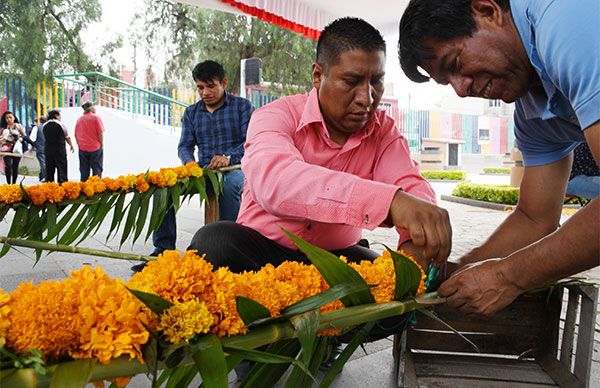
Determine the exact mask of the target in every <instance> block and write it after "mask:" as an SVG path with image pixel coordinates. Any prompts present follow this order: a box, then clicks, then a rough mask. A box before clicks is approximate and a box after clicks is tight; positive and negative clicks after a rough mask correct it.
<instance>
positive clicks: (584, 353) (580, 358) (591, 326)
mask: <svg viewBox="0 0 600 388" xmlns="http://www.w3.org/2000/svg"><path fill="white" fill-rule="evenodd" d="M597 308H598V289H597V288H596V287H593V292H591V295H590V293H581V308H580V313H579V328H578V331H577V353H576V355H575V368H574V373H575V376H577V378H578V379H579V380H581V381H585V382H589V380H590V377H591V371H592V357H593V351H594V332H595V325H596V310H597Z"/></svg>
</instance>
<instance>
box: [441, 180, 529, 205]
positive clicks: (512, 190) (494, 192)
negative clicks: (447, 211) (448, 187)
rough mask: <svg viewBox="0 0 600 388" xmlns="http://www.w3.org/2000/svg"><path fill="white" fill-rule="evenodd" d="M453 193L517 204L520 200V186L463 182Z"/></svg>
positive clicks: (477, 198) (471, 197) (495, 201)
mask: <svg viewBox="0 0 600 388" xmlns="http://www.w3.org/2000/svg"><path fill="white" fill-rule="evenodd" d="M452 195H454V196H456V197H462V198H470V199H476V200H479V201H486V202H493V203H501V204H505V205H516V204H517V201H518V200H519V188H518V187H513V186H509V185H487V184H477V183H470V182H461V183H459V184H458V185H457V186H456V187H455V188H454V190H453V191H452Z"/></svg>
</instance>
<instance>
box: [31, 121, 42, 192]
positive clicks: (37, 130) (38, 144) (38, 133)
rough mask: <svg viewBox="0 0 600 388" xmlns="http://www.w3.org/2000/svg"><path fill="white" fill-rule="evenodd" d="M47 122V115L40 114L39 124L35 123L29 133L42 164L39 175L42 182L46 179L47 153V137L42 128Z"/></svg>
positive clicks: (36, 154)
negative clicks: (45, 146)
mask: <svg viewBox="0 0 600 388" xmlns="http://www.w3.org/2000/svg"><path fill="white" fill-rule="evenodd" d="M45 122H46V116H40V118H39V119H38V123H37V125H34V126H33V128H31V133H30V134H29V138H30V139H31V141H32V142H33V149H34V150H35V157H36V158H37V160H38V163H39V164H40V173H39V175H38V178H39V181H40V182H45V181H46V154H45V153H44V144H45V143H46V138H45V137H44V131H43V130H42V127H43V126H44V123H45Z"/></svg>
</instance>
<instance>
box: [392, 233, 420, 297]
mask: <svg viewBox="0 0 600 388" xmlns="http://www.w3.org/2000/svg"><path fill="white" fill-rule="evenodd" d="M384 246H385V245H384ZM385 249H387V250H388V252H389V253H390V255H391V256H392V260H393V261H394V270H395V271H396V287H395V288H394V300H400V299H402V298H403V297H404V296H406V295H415V294H416V293H417V290H418V289H419V284H420V283H421V270H420V269H419V266H418V265H417V264H416V263H415V262H414V261H412V260H411V259H409V258H408V257H406V256H404V255H403V254H401V253H398V252H396V251H393V250H391V249H390V248H389V247H387V246H385Z"/></svg>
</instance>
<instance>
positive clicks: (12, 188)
mask: <svg viewBox="0 0 600 388" xmlns="http://www.w3.org/2000/svg"><path fill="white" fill-rule="evenodd" d="M21 200H23V191H22V190H21V187H20V186H19V185H2V186H0V202H3V203H5V204H11V203H15V202H20V201H21Z"/></svg>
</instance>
